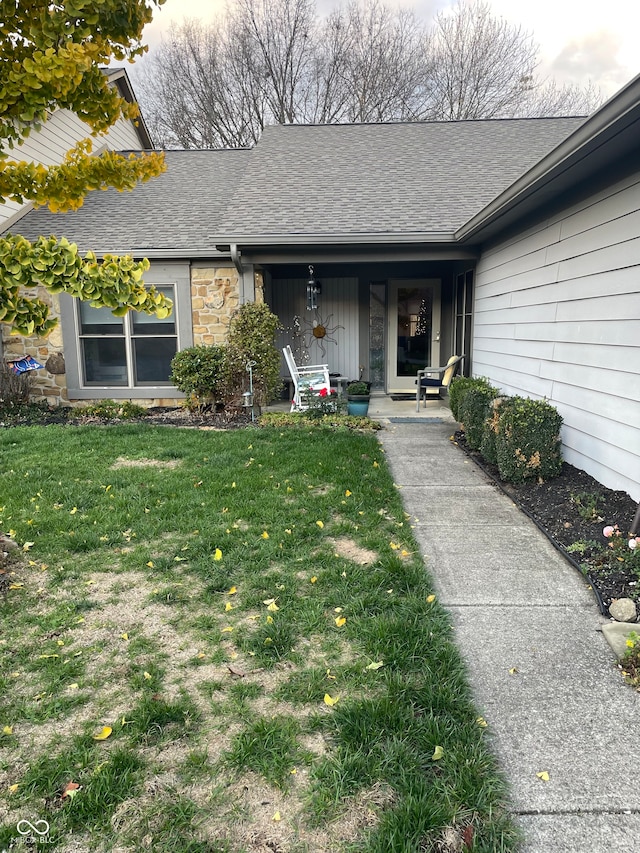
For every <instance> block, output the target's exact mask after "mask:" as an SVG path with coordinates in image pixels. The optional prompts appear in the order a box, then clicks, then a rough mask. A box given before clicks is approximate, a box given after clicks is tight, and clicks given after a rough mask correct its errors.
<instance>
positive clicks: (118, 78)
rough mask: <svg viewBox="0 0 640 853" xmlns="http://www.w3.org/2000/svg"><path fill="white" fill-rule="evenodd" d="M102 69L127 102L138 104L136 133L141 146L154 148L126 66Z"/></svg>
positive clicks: (134, 123) (146, 148)
mask: <svg viewBox="0 0 640 853" xmlns="http://www.w3.org/2000/svg"><path fill="white" fill-rule="evenodd" d="M101 70H102V73H103V74H104V75H105V76H106V77H107V78H108V80H109V82H110V83H112V84H113V85H114V86H116V87H117V89H118V91H119V92H120V95H121V97H123V98H124V99H125V101H127V103H129V104H136V105H137V106H138V118H137V119H136V120H135V121H134V122H133V126H134V127H135V129H136V133H137V134H138V137H139V139H140V145H141V147H142V148H144V149H145V150H150V149H153V147H154V146H153V142H152V140H151V134H150V133H149V130H148V129H147V125H146V124H145V121H144V118H143V117H142V112H141V111H140V106H139V104H138V99H137V98H136V95H135V92H134V91H133V87H132V85H131V81H130V80H129V75H128V74H127V72H126V70H125V69H124V68H102V69H101Z"/></svg>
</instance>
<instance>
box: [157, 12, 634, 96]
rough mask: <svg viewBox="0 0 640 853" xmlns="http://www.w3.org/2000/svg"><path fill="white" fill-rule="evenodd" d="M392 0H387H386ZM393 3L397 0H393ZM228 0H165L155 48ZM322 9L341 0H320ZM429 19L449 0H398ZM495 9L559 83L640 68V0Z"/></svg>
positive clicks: (614, 84)
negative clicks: (535, 48) (532, 43)
mask: <svg viewBox="0 0 640 853" xmlns="http://www.w3.org/2000/svg"><path fill="white" fill-rule="evenodd" d="M387 2H389V0H387ZM389 4H390V5H395V4H394V2H393V0H391V2H390V3H389ZM226 5H227V0H166V3H165V4H164V6H162V7H161V9H160V10H159V11H156V13H155V16H154V21H153V23H152V24H150V25H149V26H148V27H147V29H146V31H145V39H146V41H147V43H148V44H149V45H150V47H151V48H153V45H154V44H157V43H158V41H159V39H160V38H161V36H162V33H163V32H167V31H168V30H169V29H170V27H171V23H172V22H181V21H182V19H183V18H185V17H189V18H200V19H202V20H210V19H211V18H213V17H214V16H215V15H216V14H220V13H221V12H223V11H224V9H225V7H226ZM316 5H317V9H318V12H319V13H320V14H324V13H326V12H327V11H328V10H330V9H331V8H333V7H334V6H336V5H339V3H338V2H334V0H317V4H316ZM398 5H402V6H406V7H410V8H413V9H414V10H415V12H416V13H417V14H418V15H419V16H420V17H421V18H423V19H425V20H427V21H428V20H431V18H432V17H433V15H434V14H435V13H436V12H438V11H439V10H441V9H446V8H450V7H451V6H452V5H453V3H452V2H450V0H415V2H411V0H400V2H399V3H398ZM490 5H491V7H492V9H493V10H494V12H495V13H496V14H497V15H498V16H500V17H503V18H505V19H506V20H507V21H509V22H510V23H513V24H519V25H521V26H522V27H523V28H525V29H526V30H528V31H529V32H531V33H533V35H534V37H535V39H536V41H537V42H538V43H539V44H540V48H541V51H540V59H541V66H540V69H539V70H540V74H541V75H542V76H546V75H549V76H552V77H554V78H555V79H556V80H557V81H558V82H559V83H578V84H581V85H582V84H586V83H587V82H588V81H589V80H592V81H593V82H594V83H595V84H596V85H597V86H599V87H600V90H601V91H602V93H603V95H605V96H606V97H610V96H611V95H613V93H614V92H616V91H617V90H618V89H619V88H621V86H623V85H624V84H625V83H627V82H628V81H629V80H631V78H632V77H635V75H636V74H638V73H640V49H639V48H638V37H639V34H640V0H607V2H604V3H596V2H592V3H589V2H588V0H490Z"/></svg>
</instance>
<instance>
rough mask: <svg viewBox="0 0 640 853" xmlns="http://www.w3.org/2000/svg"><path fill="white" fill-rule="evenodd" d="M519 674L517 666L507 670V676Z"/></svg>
mask: <svg viewBox="0 0 640 853" xmlns="http://www.w3.org/2000/svg"><path fill="white" fill-rule="evenodd" d="M519 672H520V670H519V669H518V667H517V666H512V667H511V669H510V670H509V675H517V674H518V673H519Z"/></svg>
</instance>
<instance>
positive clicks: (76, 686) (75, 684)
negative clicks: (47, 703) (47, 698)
mask: <svg viewBox="0 0 640 853" xmlns="http://www.w3.org/2000/svg"><path fill="white" fill-rule="evenodd" d="M79 687H80V685H79V684H78V682H77V681H74V682H73V684H70V685H69V690H77V689H78V688H79Z"/></svg>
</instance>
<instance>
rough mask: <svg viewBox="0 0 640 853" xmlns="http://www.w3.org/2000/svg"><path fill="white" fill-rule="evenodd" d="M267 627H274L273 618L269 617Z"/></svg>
mask: <svg viewBox="0 0 640 853" xmlns="http://www.w3.org/2000/svg"><path fill="white" fill-rule="evenodd" d="M267 625H273V616H269V615H267Z"/></svg>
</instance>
